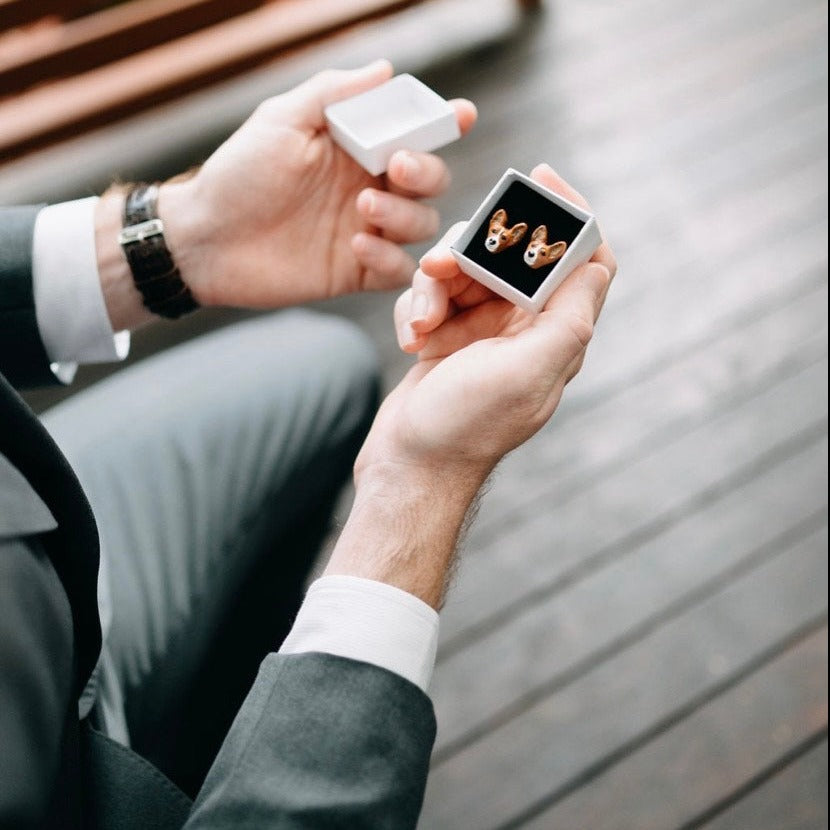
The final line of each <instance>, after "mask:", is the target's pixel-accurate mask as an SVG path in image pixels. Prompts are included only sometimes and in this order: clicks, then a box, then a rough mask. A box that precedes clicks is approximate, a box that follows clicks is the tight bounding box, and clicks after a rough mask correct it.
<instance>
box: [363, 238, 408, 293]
mask: <svg viewBox="0 0 830 830" xmlns="http://www.w3.org/2000/svg"><path fill="white" fill-rule="evenodd" d="M352 252H353V253H354V255H355V258H356V259H357V261H358V263H359V264H360V265H361V266H362V268H363V269H365V272H366V278H365V280H364V285H363V286H362V288H363V289H364V290H366V291H382V290H386V289H390V288H400V287H401V286H402V285H406V284H407V283H408V282H409V281H410V280H411V279H412V274H413V272H414V271H415V268H416V264H415V260H414V259H412V257H411V256H409V254H407V253H406V251H404V250H403V248H401V247H400V245H396V244H395V243H394V242H390V241H389V240H388V239H382V238H381V237H379V236H375V235H374V234H370V233H358V234H355V236H354V237H353V238H352Z"/></svg>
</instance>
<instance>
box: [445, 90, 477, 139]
mask: <svg viewBox="0 0 830 830" xmlns="http://www.w3.org/2000/svg"><path fill="white" fill-rule="evenodd" d="M450 105H451V106H452V108H453V109H454V110H455V117H456V118H457V119H458V128H459V129H460V130H461V135H467V133H468V132H470V130H472V128H473V127H474V126H475V123H476V121H477V120H478V110H477V109H476V105H475V104H474V103H473V102H472V101H468V100H467V99H466V98H453V99H452V100H451V101H450Z"/></svg>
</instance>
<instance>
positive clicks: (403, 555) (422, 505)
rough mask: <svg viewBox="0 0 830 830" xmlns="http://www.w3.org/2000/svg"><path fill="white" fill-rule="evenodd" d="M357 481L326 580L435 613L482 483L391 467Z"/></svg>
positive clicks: (360, 476)
mask: <svg viewBox="0 0 830 830" xmlns="http://www.w3.org/2000/svg"><path fill="white" fill-rule="evenodd" d="M355 479H356V480H355V484H356V492H355V500H354V504H353V507H352V511H351V514H350V516H349V519H348V521H347V523H346V526H345V527H344V529H343V532H342V534H341V536H340V539H339V540H338V542H337V545H336V546H335V549H334V552H333V553H332V556H331V559H330V561H329V564H328V566H327V567H326V571H325V572H326V574H341V575H350V576H359V577H362V578H364V579H373V580H376V581H378V582H385V583H387V584H389V585H392V586H394V587H396V588H400V589H401V590H404V591H406V592H408V593H410V594H413V595H414V596H416V597H418V598H419V599H421V600H423V601H424V602H426V603H427V604H428V605H430V606H432V607H433V608H436V609H437V608H438V607H440V605H441V603H442V600H443V596H444V593H445V589H446V583H447V577H448V574H449V573H450V571H451V567H452V562H453V559H454V556H455V551H456V547H457V544H458V539H459V536H460V534H461V533H462V530H463V528H464V525H465V521H466V518H467V515H468V513H469V512H470V507H471V505H472V504H473V503H474V502H475V499H476V496H477V493H478V491H479V489H480V487H481V484H482V483H483V479H481V478H479V477H478V476H466V475H465V476H459V475H458V474H457V471H453V472H452V474H449V473H448V472H447V471H446V470H441V469H440V468H439V469H437V470H426V469H422V468H419V467H417V466H413V465H401V464H394V463H383V464H374V465H371V466H370V467H367V468H364V469H362V470H361V471H360V472H359V473H358V474H356V477H355Z"/></svg>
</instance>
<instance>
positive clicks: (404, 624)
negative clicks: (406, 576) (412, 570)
mask: <svg viewBox="0 0 830 830" xmlns="http://www.w3.org/2000/svg"><path fill="white" fill-rule="evenodd" d="M437 647H438V614H437V612H436V611H435V610H434V609H433V608H430V606H429V605H427V604H426V603H425V602H422V601H421V600H419V599H418V598H417V597H415V596H413V595H412V594H409V593H407V592H406V591H402V590H400V589H399V588H395V587H393V586H392V585H387V584H386V583H384V582H375V581H374V580H371V579H361V578H360V577H356V576H336V575H335V576H323V577H320V579H318V580H316V581H315V582H313V583H312V585H311V587H310V588H309V589H308V593H307V594H306V598H305V601H304V602H303V605H302V607H301V608H300V611H299V613H298V615H297V619H296V621H295V622H294V627H293V628H292V629H291V631H290V632H289V634H288V637H286V639H285V642H284V643H283V644H282V648H280V654H299V653H303V652H311V651H317V652H323V653H325V654H335V655H337V656H339V657H348V658H350V659H352V660H360V661H362V662H364V663H372V664H373V665H375V666H380V667H381V668H383V669H388V670H389V671H391V672H394V673H395V674H398V675H400V676H401V677H405V678H406V679H407V680H410V681H411V682H412V683H414V684H415V685H416V686H418V687H419V688H420V689H421V690H422V691H424V692H426V690H427V688H428V687H429V682H430V680H431V679H432V670H433V667H434V665H435V651H436V649H437Z"/></svg>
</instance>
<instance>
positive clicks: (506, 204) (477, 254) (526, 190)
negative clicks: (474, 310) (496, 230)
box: [464, 181, 585, 297]
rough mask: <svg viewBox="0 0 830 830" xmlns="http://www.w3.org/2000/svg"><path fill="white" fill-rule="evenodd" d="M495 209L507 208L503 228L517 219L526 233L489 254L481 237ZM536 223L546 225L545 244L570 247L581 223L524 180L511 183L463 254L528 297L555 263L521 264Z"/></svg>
mask: <svg viewBox="0 0 830 830" xmlns="http://www.w3.org/2000/svg"><path fill="white" fill-rule="evenodd" d="M499 208H504V210H506V211H507V227H509V228H512V227H513V226H514V225H516V224H517V223H519V222H527V232H526V233H525V235H524V236H523V237H522V239H521V240H520V241H519V242H517V243H516V244H515V245H513V246H512V247H510V248H507V249H505V250H504V251H500V252H499V253H497V254H493V253H490V251H488V250H487V248H485V247H484V240H485V239H487V231H488V229H489V226H490V219H491V218H492V216H493V214H494V213H495V212H496V211H497V210H498V209H499ZM539 225H546V226H547V229H548V244H552V243H554V242H558V241H559V240H563V241H565V242H567V243H568V247H570V246H571V245H572V244H573V241H574V240H575V239H576V237H577V236H578V235H579V232H580V231H581V230H582V228H583V226H584V225H585V222H584V221H583V220H582V219H578V218H577V217H576V216H574V215H573V214H572V213H568V211H566V210H563V209H562V208H561V207H559V205H555V204H554V203H553V202H550V201H548V199H546V198H545V197H544V196H542V194H541V193H537V192H536V191H535V190H533V189H532V188H530V187H528V186H527V185H526V184H525V183H524V182H521V181H516V182H513V183H512V184H511V185H510V186H509V187H508V188H507V190H506V191H505V192H504V194H503V195H502V196H501V198H500V199H499V200H498V201H497V202H496V203H495V204H494V205H493V209H492V210H491V211H490V213H489V214H488V215H487V217H486V218H485V220H484V222H483V223H482V224H481V225H480V226H479V228H478V229H477V230H476V233H475V236H474V237H473V239H472V241H471V242H470V244H469V245H468V246H467V247H466V248H465V249H464V255H465V256H467V257H469V258H470V259H471V260H473V262H476V263H478V264H479V265H481V266H482V267H483V268H486V269H487V270H488V271H490V272H491V273H493V274H495V275H496V276H497V277H500V278H501V279H503V280H504V281H505V282H507V283H509V284H510V285H512V286H513V287H514V288H517V289H518V290H519V291H521V292H522V294H525V295H527V296H528V297H532V296H533V295H534V294H535V293H536V291H537V290H538V288H539V286H540V285H541V284H542V283H543V282H544V281H545V277H547V276H548V274H550V272H551V271H552V270H553V269H554V268H555V267H556V265H557V264H558V262H559V260H557V261H556V262H552V263H551V264H550V265H546V266H544V267H542V268H539V269H537V270H534V269H533V268H531V267H530V266H529V265H527V264H526V263H525V261H524V259H523V257H524V253H525V250H526V249H527V246H528V244H529V243H530V237H531V234H532V233H533V231H534V230H535V229H536V228H538V227H539Z"/></svg>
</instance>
